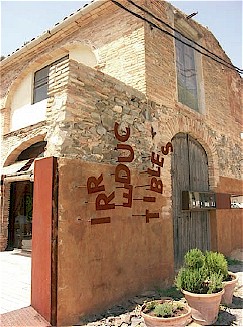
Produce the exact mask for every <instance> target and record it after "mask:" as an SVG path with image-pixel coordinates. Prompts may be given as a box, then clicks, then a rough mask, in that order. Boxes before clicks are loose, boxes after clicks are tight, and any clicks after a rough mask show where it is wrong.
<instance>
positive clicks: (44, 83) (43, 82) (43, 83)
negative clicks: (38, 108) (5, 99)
mask: <svg viewBox="0 0 243 327" xmlns="http://www.w3.org/2000/svg"><path fill="white" fill-rule="evenodd" d="M67 59H69V55H65V56H64V57H61V58H59V59H57V60H55V61H53V62H52V63H51V64H49V65H46V66H44V67H42V68H40V69H38V70H36V71H35V72H34V77H33V86H32V92H33V94H32V104H35V103H38V102H40V101H42V100H45V99H47V98H48V85H49V75H50V69H51V67H53V66H55V65H57V64H59V63H61V62H62V61H64V60H67ZM45 69H46V70H47V74H46V76H44V77H43V78H40V79H39V80H37V81H36V75H37V74H38V73H41V71H44V70H45ZM38 82H39V83H38ZM36 84H38V85H36ZM41 87H45V94H44V97H43V96H40V97H39V99H38V100H36V90H37V89H38V88H39V89H40V88H41Z"/></svg>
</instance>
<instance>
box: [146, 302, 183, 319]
mask: <svg viewBox="0 0 243 327" xmlns="http://www.w3.org/2000/svg"><path fill="white" fill-rule="evenodd" d="M183 308H184V307H183V305H182V304H181V303H179V302H173V301H168V300H166V301H164V302H163V301H151V302H148V303H146V304H145V308H144V312H145V313H147V314H151V313H152V314H153V315H154V316H156V317H164V318H168V317H173V315H174V313H175V312H176V311H177V310H183Z"/></svg>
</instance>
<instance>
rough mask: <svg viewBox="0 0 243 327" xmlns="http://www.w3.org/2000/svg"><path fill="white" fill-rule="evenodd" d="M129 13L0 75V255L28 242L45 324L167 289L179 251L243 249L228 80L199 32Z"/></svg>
mask: <svg viewBox="0 0 243 327" xmlns="http://www.w3.org/2000/svg"><path fill="white" fill-rule="evenodd" d="M136 3H139V6H137V5H136ZM136 3H135V2H132V1H128V0H127V1H118V2H116V1H112V0H103V1H93V2H91V3H90V4H89V5H87V6H85V7H83V8H82V9H80V10H79V11H77V12H76V13H74V14H73V15H71V16H70V17H68V18H67V19H65V20H63V21H62V22H61V23H59V24H56V25H55V27H53V28H52V29H50V30H48V31H46V32H45V33H43V34H42V35H41V36H39V37H37V38H36V39H34V40H32V41H31V42H29V43H28V44H26V45H24V46H23V47H22V48H20V49H18V50H16V51H15V52H14V53H13V54H12V55H10V56H8V57H7V58H5V59H4V60H3V61H2V62H1V76H2V87H1V121H2V130H1V131H2V132H1V167H2V168H1V169H2V172H1V173H2V178H1V182H2V183H1V229H0V246H1V250H2V251H4V250H5V249H6V248H7V247H8V248H14V247H27V248H28V247H31V241H32V298H31V304H32V306H33V307H34V308H35V309H36V310H37V311H38V312H40V313H41V314H42V315H43V316H44V317H45V318H46V319H47V320H48V321H50V322H51V323H52V324H53V325H68V324H74V323H77V322H78V321H80V319H81V318H82V317H83V316H85V315H88V314H90V313H94V312H98V311H100V310H102V309H104V308H106V307H108V306H109V305H111V304H113V303H116V302H118V301H119V300H121V299H122V298H124V297H128V296H130V295H132V294H135V293H137V292H140V291H142V290H145V289H149V288H151V287H155V286H157V285H160V286H161V285H162V286H166V285H170V284H171V283H172V281H173V275H174V271H175V269H176V268H177V267H178V266H179V265H180V263H181V261H182V257H183V255H184V253H185V252H186V251H187V250H188V249H190V248H193V247H199V248H201V249H203V250H206V249H212V250H217V251H221V252H222V253H224V254H225V255H229V254H230V252H231V251H233V250H235V249H238V248H242V247H243V244H242V243H243V234H242V233H243V218H242V209H241V208H242V202H243V201H242V158H241V153H242V140H241V137H240V136H241V132H242V118H243V115H242V107H241V77H240V75H239V72H238V71H237V69H236V68H234V67H233V65H232V64H231V61H230V59H229V58H228V57H227V55H226V54H225V52H224V51H223V49H222V48H221V46H220V45H219V43H218V41H217V40H216V38H215V37H214V36H213V35H212V33H211V32H210V31H209V30H208V29H206V28H204V27H203V26H201V25H200V24H198V23H197V22H195V21H194V20H193V19H188V18H187V17H186V15H185V14H183V13H182V12H180V11H179V10H177V9H176V8H174V7H173V6H172V5H170V4H169V3H167V2H165V1H156V0H149V1H148V0H141V1H139V2H138V1H137V2H136ZM118 22H119V24H118ZM32 205H33V208H32ZM18 216H20V217H21V216H24V217H25V218H24V219H25V220H24V225H22V227H21V226H20V225H21V218H16V217H18Z"/></svg>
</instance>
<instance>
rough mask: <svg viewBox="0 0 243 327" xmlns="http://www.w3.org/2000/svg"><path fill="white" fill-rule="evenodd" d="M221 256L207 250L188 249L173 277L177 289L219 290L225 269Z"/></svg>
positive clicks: (204, 291)
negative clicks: (181, 264) (204, 251)
mask: <svg viewBox="0 0 243 327" xmlns="http://www.w3.org/2000/svg"><path fill="white" fill-rule="evenodd" d="M223 258H224V256H223V255H221V254H220V253H215V252H209V251H208V252H206V253H205V254H203V253H202V251H200V250H198V249H192V250H190V251H188V252H187V253H186V254H185V256H184V265H183V266H182V267H181V269H180V270H179V272H178V274H177V276H176V279H175V285H176V287H177V289H179V290H185V291H188V292H191V293H197V294H211V293H216V292H218V291H220V290H221V289H222V280H223V278H224V274H225V272H226V269H227V266H225V260H223ZM227 275H228V270H227Z"/></svg>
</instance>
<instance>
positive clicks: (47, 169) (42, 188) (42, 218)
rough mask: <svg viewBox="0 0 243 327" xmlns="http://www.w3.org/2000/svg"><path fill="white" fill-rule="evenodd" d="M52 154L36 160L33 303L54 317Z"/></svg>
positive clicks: (45, 314) (48, 315)
mask: <svg viewBox="0 0 243 327" xmlns="http://www.w3.org/2000/svg"><path fill="white" fill-rule="evenodd" d="M53 160H54V159H53V158H43V159H40V160H36V162H35V170H34V172H35V173H34V175H35V178H34V199H33V221H32V270H31V305H32V307H33V308H34V309H35V310H36V311H37V312H39V313H40V314H41V315H42V316H43V317H44V318H45V319H46V320H47V321H51V267H52V262H51V257H52V243H51V237H52V196H53Z"/></svg>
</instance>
